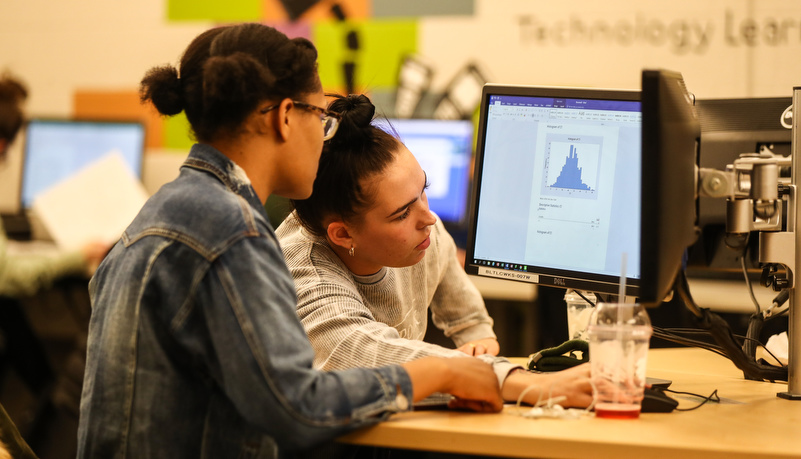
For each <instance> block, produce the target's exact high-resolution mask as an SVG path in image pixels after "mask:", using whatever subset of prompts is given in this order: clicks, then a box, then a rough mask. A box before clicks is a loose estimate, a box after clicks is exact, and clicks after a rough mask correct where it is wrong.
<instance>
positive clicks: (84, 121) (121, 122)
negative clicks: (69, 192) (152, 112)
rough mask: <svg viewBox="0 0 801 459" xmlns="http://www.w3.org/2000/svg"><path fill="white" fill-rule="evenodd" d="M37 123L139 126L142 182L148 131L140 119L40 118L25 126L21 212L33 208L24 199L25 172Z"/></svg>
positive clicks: (21, 167) (137, 175) (21, 176)
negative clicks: (29, 135)
mask: <svg viewBox="0 0 801 459" xmlns="http://www.w3.org/2000/svg"><path fill="white" fill-rule="evenodd" d="M35 123H50V124H80V125H92V124H94V125H97V124H101V125H113V126H122V125H124V126H137V127H138V128H139V130H140V131H141V133H142V145H141V151H140V152H139V170H138V174H136V177H137V179H139V180H142V174H143V173H144V167H145V151H146V147H147V131H146V126H145V123H144V121H142V120H139V119H93V118H69V117H56V116H38V117H33V118H30V119H27V120H26V121H25V123H24V125H23V128H22V130H23V132H24V139H23V142H24V144H23V147H22V159H21V164H20V175H19V193H18V196H19V209H20V212H23V213H29V212H30V210H31V206H26V205H25V201H24V198H23V190H24V189H25V171H26V167H27V166H28V149H29V147H30V140H29V139H28V133H29V129H30V127H31V125H32V124H35Z"/></svg>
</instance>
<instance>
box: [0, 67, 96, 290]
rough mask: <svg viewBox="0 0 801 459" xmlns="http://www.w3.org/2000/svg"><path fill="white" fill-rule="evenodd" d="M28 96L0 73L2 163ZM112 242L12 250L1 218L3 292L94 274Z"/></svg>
mask: <svg viewBox="0 0 801 459" xmlns="http://www.w3.org/2000/svg"><path fill="white" fill-rule="evenodd" d="M27 96H28V91H27V90H26V88H25V86H24V85H23V84H22V83H21V82H20V81H19V80H17V79H15V78H13V77H11V76H9V75H3V76H0V163H3V162H4V161H5V157H6V152H7V151H8V147H9V145H11V143H12V141H13V140H14V138H15V137H16V136H17V133H18V132H19V130H20V127H21V126H22V124H23V122H24V114H23V110H22V103H23V102H24V101H25V99H26V98H27ZM108 248H109V247H108V245H107V244H104V243H100V242H92V243H89V244H87V245H85V246H84V247H83V248H82V249H81V250H78V251H74V252H66V253H58V254H53V255H42V254H25V253H20V254H9V253H8V237H7V236H6V232H5V231H4V229H3V224H2V221H0V296H5V297H12V298H20V297H25V296H31V295H33V294H35V293H37V292H39V291H41V290H44V289H47V288H49V287H51V286H52V285H53V283H54V282H55V281H57V280H58V279H61V278H64V277H69V276H87V275H91V273H92V272H93V270H94V268H96V267H97V265H98V264H99V263H100V260H102V259H103V257H104V256H105V254H106V252H107V251H108Z"/></svg>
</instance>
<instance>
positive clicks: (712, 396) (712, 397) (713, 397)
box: [663, 389, 720, 411]
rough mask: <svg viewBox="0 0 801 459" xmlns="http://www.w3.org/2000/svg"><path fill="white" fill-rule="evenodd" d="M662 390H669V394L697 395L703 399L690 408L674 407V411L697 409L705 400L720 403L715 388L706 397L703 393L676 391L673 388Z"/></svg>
mask: <svg viewBox="0 0 801 459" xmlns="http://www.w3.org/2000/svg"><path fill="white" fill-rule="evenodd" d="M663 390H664V391H665V392H670V393H671V394H679V395H690V396H692V397H698V398H700V399H703V401H702V402H701V403H699V404H697V405H695V406H693V407H691V408H675V410H676V411H692V410H697V409H698V408H701V407H702V406H704V405H705V404H706V403H707V402H715V403H720V396H719V395H718V390H717V389H715V390H714V391H712V393H711V394H709V396H708V397H704V396H703V395H698V394H693V393H692V392H681V391H677V390H673V389H663Z"/></svg>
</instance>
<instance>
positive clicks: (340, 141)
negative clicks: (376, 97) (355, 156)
mask: <svg viewBox="0 0 801 459" xmlns="http://www.w3.org/2000/svg"><path fill="white" fill-rule="evenodd" d="M336 97H337V98H336V99H335V100H334V101H333V102H331V103H330V104H329V105H328V109H329V110H331V111H332V112H336V113H339V114H340V115H341V117H342V118H341V119H340V120H339V129H337V135H335V136H334V137H333V138H332V139H331V140H329V141H328V142H329V144H336V145H350V146H351V147H357V146H358V145H361V144H363V143H364V142H366V141H368V139H369V138H370V135H369V130H370V128H371V127H372V125H371V124H370V123H371V122H372V121H373V116H374V115H375V105H373V103H372V102H370V99H368V98H367V96H365V95H363V94H351V95H349V96H336Z"/></svg>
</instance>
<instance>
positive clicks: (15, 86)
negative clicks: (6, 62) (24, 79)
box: [0, 74, 28, 143]
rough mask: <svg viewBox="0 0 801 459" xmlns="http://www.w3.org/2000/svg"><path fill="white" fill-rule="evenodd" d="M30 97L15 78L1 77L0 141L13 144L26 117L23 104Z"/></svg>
mask: <svg viewBox="0 0 801 459" xmlns="http://www.w3.org/2000/svg"><path fill="white" fill-rule="evenodd" d="M27 97H28V90H27V89H26V88H25V86H24V85H23V84H22V83H21V82H20V81H18V80H17V79H15V78H14V77H12V76H10V75H8V74H4V75H3V76H2V77H0V139H3V140H5V141H7V142H8V143H11V141H12V140H14V137H16V136H17V132H19V128H20V127H22V122H23V120H24V115H23V113H22V107H21V105H22V102H23V101H24V100H25V99H26V98H27Z"/></svg>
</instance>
